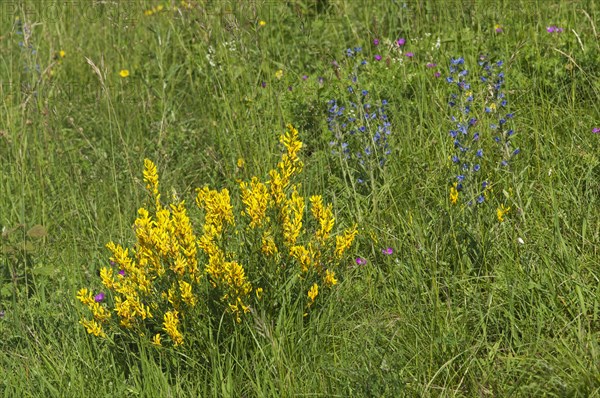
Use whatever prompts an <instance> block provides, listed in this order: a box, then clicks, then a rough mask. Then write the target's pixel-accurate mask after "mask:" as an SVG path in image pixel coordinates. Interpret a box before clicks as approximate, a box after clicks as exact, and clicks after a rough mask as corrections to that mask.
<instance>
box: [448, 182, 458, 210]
mask: <svg viewBox="0 0 600 398" xmlns="http://www.w3.org/2000/svg"><path fill="white" fill-rule="evenodd" d="M457 186H458V184H457V183H454V185H452V186H451V187H450V203H452V204H453V205H455V204H456V203H458V190H457V189H456V187H457Z"/></svg>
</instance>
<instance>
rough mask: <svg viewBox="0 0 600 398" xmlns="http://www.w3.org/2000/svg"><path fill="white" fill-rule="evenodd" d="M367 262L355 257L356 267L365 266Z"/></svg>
mask: <svg viewBox="0 0 600 398" xmlns="http://www.w3.org/2000/svg"><path fill="white" fill-rule="evenodd" d="M366 263H367V260H366V259H364V258H362V257H356V265H365V264H366Z"/></svg>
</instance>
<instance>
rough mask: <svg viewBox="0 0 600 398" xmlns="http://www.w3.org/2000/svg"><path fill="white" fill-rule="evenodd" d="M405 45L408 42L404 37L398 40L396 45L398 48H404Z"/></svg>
mask: <svg viewBox="0 0 600 398" xmlns="http://www.w3.org/2000/svg"><path fill="white" fill-rule="evenodd" d="M404 43H406V40H405V39H404V38H403V37H401V38H399V39H398V40H396V45H397V46H398V47H402V46H403V45H404Z"/></svg>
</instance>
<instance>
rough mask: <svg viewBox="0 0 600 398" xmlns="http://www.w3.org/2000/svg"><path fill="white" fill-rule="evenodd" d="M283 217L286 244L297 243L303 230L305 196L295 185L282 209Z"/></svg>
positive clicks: (289, 245)
mask: <svg viewBox="0 0 600 398" xmlns="http://www.w3.org/2000/svg"><path fill="white" fill-rule="evenodd" d="M281 212H282V218H283V239H284V243H285V244H286V246H288V247H291V246H293V245H295V244H296V240H297V239H298V236H299V235H300V233H301V232H302V217H303V215H304V198H303V197H302V196H300V194H299V193H298V187H297V186H296V185H294V187H293V191H292V195H291V198H290V199H288V200H287V201H286V202H285V204H284V206H283V208H282V209H281Z"/></svg>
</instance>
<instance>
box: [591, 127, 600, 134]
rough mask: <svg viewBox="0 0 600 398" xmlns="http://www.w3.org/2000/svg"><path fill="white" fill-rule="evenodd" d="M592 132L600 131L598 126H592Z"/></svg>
mask: <svg viewBox="0 0 600 398" xmlns="http://www.w3.org/2000/svg"><path fill="white" fill-rule="evenodd" d="M592 133H594V134H598V133H600V127H594V128H593V129H592Z"/></svg>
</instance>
